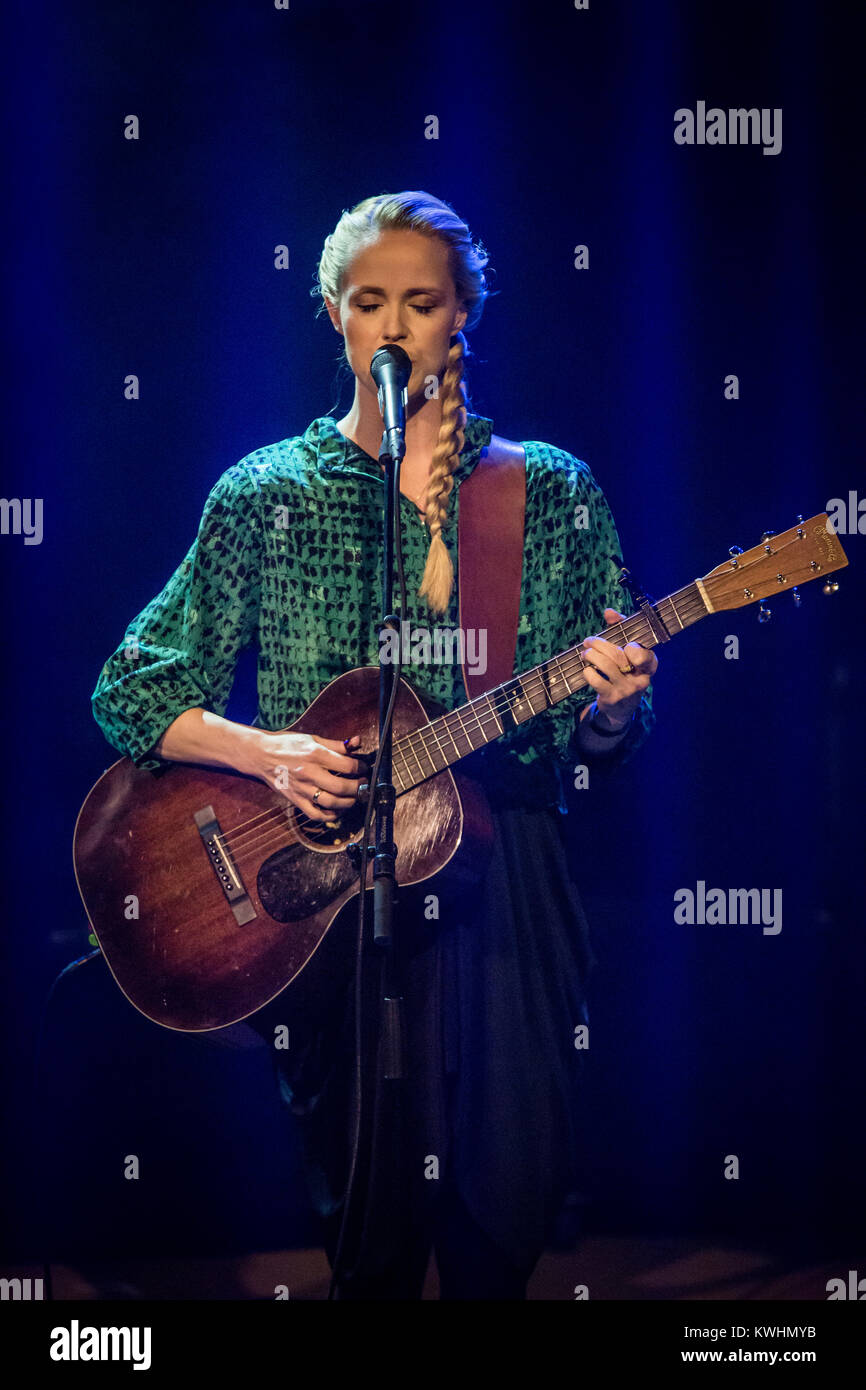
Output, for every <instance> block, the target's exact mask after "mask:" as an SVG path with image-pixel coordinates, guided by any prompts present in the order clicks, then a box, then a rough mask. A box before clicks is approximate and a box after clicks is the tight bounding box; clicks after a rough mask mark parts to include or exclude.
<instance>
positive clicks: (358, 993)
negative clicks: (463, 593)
mask: <svg viewBox="0 0 866 1390" xmlns="http://www.w3.org/2000/svg"><path fill="white" fill-rule="evenodd" d="M380 354H384V356H385V358H386V361H385V363H384V364H383V363H382V362H381V361H380V362H379V363H378V365H377V359H379V357H380ZM395 354H396V361H395ZM405 356H406V355H405V353H403V351H402V349H400V348H392V349H391V350H390V351H388V350H386V349H380V350H379V352H378V353H376V354H375V355H374V358H373V362H372V364H371V372H372V374H373V375H374V377H376V376H377V372H378V373H380V375H379V377H378V379H377V385H378V386H379V405H380V409H381V410H382V414H383V416H384V423H385V429H384V431H383V434H382V443H381V446H380V449H379V463H380V464H381V465H382V467H383V469H384V507H383V513H382V526H383V534H382V620H381V622H380V624H379V627H378V633H379V747H378V750H377V753H376V757H375V759H374V765H373V768H372V770H371V773H370V783H372V782H375V785H374V786H371V785H370V784H369V783H368V784H367V785H366V786H362V787H361V788H360V789H359V798H361V799H363V800H364V801H365V802H366V804H367V806H366V813H365V816H364V834H363V836H362V844H361V845H360V846H359V845H356V844H350V845H348V846H347V853H348V854H349V857H350V859H351V861H352V863H353V864H354V865H355V867H356V868H359V869H360V886H359V954H358V958H357V960H356V970H357V974H356V980H355V1001H356V1020H355V1026H356V1046H357V1049H358V1051H357V1053H356V1067H357V1070H356V1084H357V1087H358V1091H357V1109H356V1117H357V1119H356V1129H355V1140H354V1146H353V1152H352V1162H351V1167H350V1171H349V1181H348V1187H347V1190H346V1198H345V1206H344V1211H343V1221H342V1224H341V1228H340V1235H339V1239H338V1242H337V1250H336V1254H335V1257H334V1262H333V1268H332V1275H331V1289H330V1293H329V1297H330V1296H333V1294H334V1292H335V1290H336V1288H337V1284H338V1281H339V1278H340V1277H341V1275H342V1268H343V1266H342V1254H343V1243H344V1240H345V1238H346V1235H347V1230H348V1226H349V1220H348V1218H349V1211H350V1208H351V1202H352V1192H353V1185H354V1181H355V1175H356V1171H357V1164H358V1161H359V1154H360V1147H361V1142H362V1140H361V1134H362V1121H361V1115H362V1112H363V1099H362V1097H363V1091H364V1077H363V1068H362V1065H361V1048H362V1046H363V1043H362V1037H363V1033H364V1028H363V1009H364V991H363V988H362V972H363V957H364V952H365V945H366V941H365V937H366V930H367V916H366V900H367V883H366V880H367V868H366V866H367V854H368V852H369V850H370V849H372V850H373V856H374V857H373V946H374V949H378V951H379V953H380V957H381V964H382V969H381V972H380V982H381V994H380V1005H379V1030H378V1039H377V1040H378V1054H377V1057H376V1066H374V1071H373V1075H374V1090H375V1093H376V1094H375V1096H374V1102H375V1100H376V1099H377V1098H378V1087H379V1081H380V1079H382V1080H385V1081H400V1080H403V1078H404V1077H405V1075H406V1071H407V1068H406V1064H405V1049H404V1028H403V1000H402V998H401V997H400V985H399V966H398V961H397V954H396V950H395V930H394V929H395V920H394V904H395V902H396V898H397V893H396V889H397V877H396V871H395V860H396V857H397V846H396V845H395V844H394V840H393V830H394V803H395V801H396V791H395V788H394V783H393V780H392V779H393V769H392V745H393V737H392V723H393V713H394V711H393V707H392V700H395V699H396V696H397V689H396V685H397V681H398V680H399V677H400V672H401V669H402V656H401V647H400V645H399V643H398V647H397V652H398V659H397V663H396V670H395V666H394V664H393V663H392V662H390V661H386V660H384V656H385V647H384V644H383V642H382V636H383V634H384V633H385V632H387V631H388V630H389V629H392V630H395V631H396V632H397V633H398V636H399V635H400V624H399V619H398V618H397V615H396V614H395V613H394V612H393V611H392V610H393V607H394V551H395V545H396V544H397V540H398V533H397V531H396V526H397V525H398V524H399V519H400V464H401V462H402V459H403V456H404V455H405V453H406V441H405V437H404V435H405V411H406V406H407V405H408V400H407V392H406V388H405V386H404V387H403V388H402V390H401V388H400V385H399V378H400V371H401V369H405V368H406V367H409V362H408V359H406V360H405V361H404V362H401V361H400V358H401V357H402V358H405ZM388 359H390V360H388ZM409 370H410V371H411V367H409ZM408 379H409V374H408V372H407V373H406V376H405V380H406V381H407V382H408ZM401 569H402V566H401ZM372 812H375V818H376V829H375V843H374V845H372V846H370V845H368V831H369V825H370V817H371V813H372ZM379 1064H381V1066H380V1065H379ZM399 1099H400V1091H399V1088H397V1089H396V1090H395V1089H394V1088H389V1094H388V1102H389V1103H388V1105H387V1106H386V1111H387V1112H389V1113H391V1114H393V1116H394V1117H395V1119H396V1118H397V1114H398V1108H399ZM377 1129H378V1125H377V1124H376V1122H375V1120H374V1124H373V1129H372V1134H371V1150H370V1167H369V1172H368V1179H367V1181H368V1184H369V1187H368V1192H367V1201H366V1202H365V1203H364V1206H365V1208H366V1210H367V1213H368V1214H369V1210H370V1206H369V1197H370V1193H371V1192H373V1186H372V1184H373V1181H374V1175H375V1162H376V1131H377ZM366 1225H367V1222H366V1219H365V1220H364V1221H363V1222H362V1232H361V1237H360V1246H359V1248H358V1251H357V1255H356V1262H355V1268H357V1267H358V1264H359V1262H360V1261H361V1260H362V1258H363V1249H364V1243H365V1239H366V1235H365V1230H366Z"/></svg>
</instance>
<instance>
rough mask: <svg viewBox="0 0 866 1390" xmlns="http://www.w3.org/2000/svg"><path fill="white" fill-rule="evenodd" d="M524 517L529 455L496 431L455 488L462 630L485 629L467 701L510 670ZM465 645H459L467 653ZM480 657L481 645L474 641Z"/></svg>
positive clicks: (467, 674) (467, 679)
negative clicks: (481, 664) (482, 666)
mask: <svg viewBox="0 0 866 1390" xmlns="http://www.w3.org/2000/svg"><path fill="white" fill-rule="evenodd" d="M525 514H526V453H525V450H524V448H523V446H522V445H521V444H513V443H512V442H511V441H510V440H507V439H502V438H501V437H500V436H499V435H496V434H494V435H491V437H490V444H489V446H488V447H487V448H486V449H484V450H483V451H482V454H481V457H480V459H479V460H478V462H477V463H476V465H475V467H474V468H473V470H472V472H471V473H470V474H469V477H468V478H467V479H466V481H465V482H464V483H461V485H460V493H459V505H458V517H459V520H458V523H457V579H458V586H459V587H458V599H459V614H460V617H459V622H460V630H461V632H463V633H464V634H465V633H466V631H467V629H468V628H474V629H475V631H476V632H482V631H483V632H485V633H486V641H487V669H486V670H485V671H484V672H483V674H482V673H475V672H472V671H467V669H466V662H465V661H464V662H463V684H464V685H465V686H466V694H467V696H468V697H469V699H470V700H474V699H476V698H477V697H478V696H479V695H483V694H485V692H486V691H488V690H492V689H493V688H494V686H497V685H502V683H503V682H504V681H507V680H510V679H511V677H512V676H513V675H514V653H515V651H516V648H517V623H518V620H519V617H520V584H521V580H522V578H523V531H524V518H525ZM466 649H467V648H466V647H465V646H464V651H465V650H466ZM474 650H475V651H478V652H479V654H480V653H481V652H482V651H483V648H480V647H478V646H476V647H475V648H474Z"/></svg>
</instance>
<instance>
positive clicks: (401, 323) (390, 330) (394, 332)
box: [382, 305, 406, 343]
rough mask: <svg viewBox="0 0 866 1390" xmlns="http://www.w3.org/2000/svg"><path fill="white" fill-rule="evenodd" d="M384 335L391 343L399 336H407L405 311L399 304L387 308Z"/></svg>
mask: <svg viewBox="0 0 866 1390" xmlns="http://www.w3.org/2000/svg"><path fill="white" fill-rule="evenodd" d="M382 337H383V338H384V339H385V341H386V342H389V343H392V342H394V341H395V340H396V339H398V338H405V337H406V319H405V311H404V310H403V309H402V308H401V307H400V306H399V305H394V306H392V307H391V308H390V309H387V310H386V313H385V326H384V329H383V332H382Z"/></svg>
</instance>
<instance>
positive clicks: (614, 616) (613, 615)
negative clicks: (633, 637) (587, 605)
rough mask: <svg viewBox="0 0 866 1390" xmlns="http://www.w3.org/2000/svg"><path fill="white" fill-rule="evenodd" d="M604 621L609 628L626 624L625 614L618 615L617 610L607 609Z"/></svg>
mask: <svg viewBox="0 0 866 1390" xmlns="http://www.w3.org/2000/svg"><path fill="white" fill-rule="evenodd" d="M604 621H605V622H606V623H607V625H608V627H613V625H614V623H624V622H625V614H624V613H617V611H616V609H615V608H605V610H604Z"/></svg>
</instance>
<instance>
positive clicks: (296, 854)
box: [257, 805, 364, 922]
mask: <svg viewBox="0 0 866 1390" xmlns="http://www.w3.org/2000/svg"><path fill="white" fill-rule="evenodd" d="M363 824H364V808H363V806H360V805H358V806H352V807H350V809H349V810H348V811H347V812H346V813H345V814H344V815H342V816H340V817H339V819H338V820H336V821H334V822H326V821H320V822H314V821H307V822H306V823H305V824H303V825H302V827H301V828H299V831H298V833H299V835H300V837H301V839H300V843H295V844H292V845H287V846H286V847H285V849H280V850H277V852H276V854H272V855H271V856H270V858H268V859H266V860H265V862H264V863H263V864H262V866H261V868H260V869H259V873H258V879H257V887H258V892H259V898H260V900H261V904H262V907H263V908H264V909H265V911H266V912H267V913H268V914H269V915H270V916H271V917H273V918H274V919H275V921H277V922H300V921H303V920H304V918H306V917H312V916H313V915H314V913H316V912H319V911H320V910H321V909H322V908H324V907H327V906H328V904H329V903H331V902H333V900H334V898H335V897H336V896H337V895H338V894H340V893H342V892H343V891H344V890H345V889H346V888H348V887H349V885H350V884H351V883H352V881H353V880H354V879H355V878H356V877H357V871H356V870H355V869H354V868H353V866H352V864H351V862H350V860H349V856H348V855H347V853H346V846H347V844H348V843H349V841H350V840H352V839H354V838H355V837H356V836H357V835H358V834H359V832H360V831H361V829H362V827H363Z"/></svg>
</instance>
